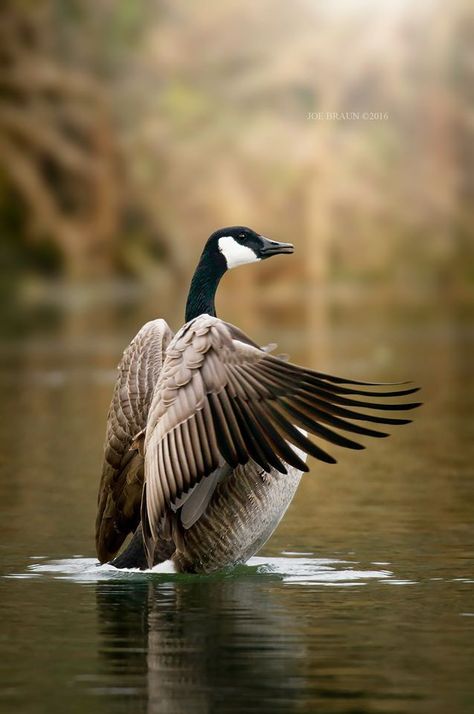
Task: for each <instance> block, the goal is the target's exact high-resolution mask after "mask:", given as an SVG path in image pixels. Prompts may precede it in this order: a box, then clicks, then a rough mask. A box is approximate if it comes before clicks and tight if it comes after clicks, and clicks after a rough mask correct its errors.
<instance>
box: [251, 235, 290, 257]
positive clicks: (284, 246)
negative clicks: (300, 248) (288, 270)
mask: <svg viewBox="0 0 474 714" xmlns="http://www.w3.org/2000/svg"><path fill="white" fill-rule="evenodd" d="M260 240H261V241H262V245H261V246H260V250H259V253H260V257H261V258H262V260H263V259H265V258H270V256H272V255H280V253H281V254H286V253H294V252H295V249H294V246H293V244H292V243H278V241H276V240H270V239H269V238H265V236H260Z"/></svg>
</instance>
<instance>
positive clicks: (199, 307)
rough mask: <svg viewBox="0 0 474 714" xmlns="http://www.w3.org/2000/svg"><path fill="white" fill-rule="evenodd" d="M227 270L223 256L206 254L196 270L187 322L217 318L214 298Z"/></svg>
mask: <svg viewBox="0 0 474 714" xmlns="http://www.w3.org/2000/svg"><path fill="white" fill-rule="evenodd" d="M226 270H227V265H226V263H225V260H224V258H223V256H222V255H221V254H220V253H219V254H218V255H215V256H214V255H208V254H207V253H206V252H204V253H203V254H202V256H201V260H200V261H199V264H198V266H197V268H196V270H195V273H194V275H193V279H192V280H191V286H190V288H189V294H188V300H187V303H186V317H185V319H186V322H189V320H193V319H194V318H195V317H198V316H199V315H203V314H206V315H213V316H214V317H216V307H215V304H214V298H215V295H216V290H217V286H218V285H219V282H220V279H221V278H222V276H223V275H224V273H225V272H226Z"/></svg>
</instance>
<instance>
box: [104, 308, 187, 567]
mask: <svg viewBox="0 0 474 714" xmlns="http://www.w3.org/2000/svg"><path fill="white" fill-rule="evenodd" d="M172 337H173V333H172V332H171V330H170V328H169V327H168V325H167V324H166V322H165V321H164V320H153V321H152V322H147V323H146V324H145V325H144V326H143V327H142V328H141V330H140V331H139V333H138V334H137V335H136V336H135V337H134V338H133V340H132V342H131V343H130V345H129V346H128V347H127V349H126V350H125V352H124V353H123V357H122V359H121V361H120V364H119V366H118V377H117V381H116V383H115V389H114V393H113V397H112V402H111V405H110V409H109V413H108V420H107V433H106V438H105V446H104V464H103V467H102V477H101V481H100V488H99V496H98V511H97V519H96V548H97V555H98V557H99V560H100V561H101V562H102V563H103V562H106V561H107V560H110V559H111V558H112V557H113V556H114V555H115V554H116V552H117V551H118V549H119V548H120V546H121V545H122V543H123V541H124V539H125V538H126V536H127V535H128V533H130V532H131V531H134V530H135V528H136V527H137V525H138V524H139V522H140V502H141V496H142V489H143V454H142V453H140V450H137V449H135V450H133V449H132V450H130V447H131V445H132V442H133V440H134V438H135V437H136V435H137V434H138V433H139V432H141V431H142V430H143V429H144V428H145V426H146V422H147V418H148V411H149V408H150V404H151V401H152V397H153V390H154V388H155V386H156V383H157V381H158V377H159V374H160V371H161V366H162V364H163V358H164V352H165V350H166V348H167V346H168V345H169V343H170V341H171V339H172Z"/></svg>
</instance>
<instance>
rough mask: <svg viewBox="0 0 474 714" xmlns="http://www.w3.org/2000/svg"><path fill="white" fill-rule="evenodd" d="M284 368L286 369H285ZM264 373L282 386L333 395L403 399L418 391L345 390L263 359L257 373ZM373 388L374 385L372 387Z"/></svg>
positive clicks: (301, 370)
mask: <svg viewBox="0 0 474 714" xmlns="http://www.w3.org/2000/svg"><path fill="white" fill-rule="evenodd" d="M285 367H286V369H285ZM260 370H261V371H264V372H265V373H266V374H267V376H268V377H270V376H271V377H273V378H274V379H276V378H277V377H279V378H280V379H279V383H280V384H283V385H288V384H290V383H291V384H294V385H295V386H296V385H297V386H298V387H299V388H304V387H303V385H311V386H312V387H317V388H319V389H323V390H325V391H328V392H331V393H333V392H334V393H335V394H355V395H359V396H366V397H377V398H378V397H403V396H407V395H408V394H414V393H415V392H418V391H419V389H420V388H419V387H412V388H410V389H402V390H397V391H391V392H371V391H368V390H363V389H346V388H345V387H340V386H336V385H333V384H332V383H328V382H324V381H323V380H322V379H320V378H319V377H315V375H314V373H312V372H311V371H310V370H304V369H301V368H299V367H298V368H295V366H294V365H291V364H288V363H287V362H282V363H281V365H278V366H277V365H275V364H274V363H272V362H269V361H268V360H267V359H266V358H264V359H263V360H262V361H261V362H260V363H259V371H260ZM374 386H375V385H374Z"/></svg>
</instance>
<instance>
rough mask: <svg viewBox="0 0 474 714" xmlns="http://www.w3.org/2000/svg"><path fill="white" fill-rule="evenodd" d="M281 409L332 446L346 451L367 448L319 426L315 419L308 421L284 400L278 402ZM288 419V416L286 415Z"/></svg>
mask: <svg viewBox="0 0 474 714" xmlns="http://www.w3.org/2000/svg"><path fill="white" fill-rule="evenodd" d="M277 404H278V406H279V408H280V409H282V410H283V412H288V413H289V414H291V416H292V417H293V418H294V419H296V420H297V421H299V422H301V423H302V424H303V425H304V426H305V427H306V428H307V429H309V430H310V431H311V432H312V433H313V434H315V435H316V436H319V437H320V438H321V439H325V440H326V441H329V442H330V443H331V444H337V446H343V447H345V448H346V449H357V450H361V449H365V446H363V445H362V444H359V443H358V442H357V441H352V439H348V438H347V437H346V436H343V435H342V434H338V433H337V432H335V431H332V429H328V428H327V427H326V426H323V425H322V424H319V423H318V422H316V421H314V420H313V419H308V418H307V417H306V416H305V415H304V414H303V413H302V412H300V411H299V410H298V409H295V408H294V407H293V406H291V404H289V403H288V402H285V401H284V400H283V399H282V400H278V402H277ZM285 418H286V415H285Z"/></svg>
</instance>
